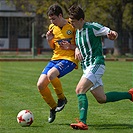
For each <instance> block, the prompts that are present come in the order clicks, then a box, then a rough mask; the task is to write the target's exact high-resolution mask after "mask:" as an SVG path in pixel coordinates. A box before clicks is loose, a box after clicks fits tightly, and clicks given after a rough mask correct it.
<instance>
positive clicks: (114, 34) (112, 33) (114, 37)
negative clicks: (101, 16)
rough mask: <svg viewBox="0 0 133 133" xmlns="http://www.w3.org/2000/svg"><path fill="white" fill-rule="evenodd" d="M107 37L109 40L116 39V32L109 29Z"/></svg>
mask: <svg viewBox="0 0 133 133" xmlns="http://www.w3.org/2000/svg"><path fill="white" fill-rule="evenodd" d="M107 37H108V38H109V39H110V40H115V39H117V37H118V33H117V32H115V31H112V30H111V31H110V32H109V33H108V34H107Z"/></svg>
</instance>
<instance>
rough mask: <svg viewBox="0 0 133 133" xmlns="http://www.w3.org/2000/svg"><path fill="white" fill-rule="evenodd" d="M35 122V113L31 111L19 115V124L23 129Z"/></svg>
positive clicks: (23, 111)
mask: <svg viewBox="0 0 133 133" xmlns="http://www.w3.org/2000/svg"><path fill="white" fill-rule="evenodd" d="M33 121H34V116H33V113H32V112H31V111H30V110H22V111H20V112H19V113H18V115H17V122H18V123H19V124H20V125H21V126H22V127H27V126H30V125H31V124H32V123H33Z"/></svg>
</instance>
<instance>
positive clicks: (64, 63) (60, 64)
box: [42, 60, 76, 78]
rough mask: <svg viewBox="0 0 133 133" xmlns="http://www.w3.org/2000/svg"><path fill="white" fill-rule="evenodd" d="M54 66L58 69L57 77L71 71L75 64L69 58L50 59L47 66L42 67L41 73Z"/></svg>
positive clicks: (45, 72)
mask: <svg viewBox="0 0 133 133" xmlns="http://www.w3.org/2000/svg"><path fill="white" fill-rule="evenodd" d="M52 67H55V68H57V69H58V71H59V73H60V74H59V76H58V78H60V77H62V76H64V75H66V74H67V73H69V72H71V71H72V70H73V69H74V68H75V67H76V64H75V63H73V62H71V61H69V60H51V61H50V62H49V63H48V64H47V66H46V67H45V68H44V70H43V72H42V74H46V75H47V73H48V71H49V70H50V69H51V68H52Z"/></svg>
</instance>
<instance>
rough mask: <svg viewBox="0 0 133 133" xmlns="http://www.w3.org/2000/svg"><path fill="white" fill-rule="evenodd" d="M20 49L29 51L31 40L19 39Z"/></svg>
mask: <svg viewBox="0 0 133 133" xmlns="http://www.w3.org/2000/svg"><path fill="white" fill-rule="evenodd" d="M18 48H20V49H29V48H30V39H29V38H19V39H18Z"/></svg>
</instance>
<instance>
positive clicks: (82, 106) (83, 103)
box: [70, 77, 93, 130]
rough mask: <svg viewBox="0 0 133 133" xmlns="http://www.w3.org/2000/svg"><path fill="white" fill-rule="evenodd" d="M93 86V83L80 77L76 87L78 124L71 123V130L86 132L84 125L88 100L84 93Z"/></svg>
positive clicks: (86, 127)
mask: <svg viewBox="0 0 133 133" xmlns="http://www.w3.org/2000/svg"><path fill="white" fill-rule="evenodd" d="M92 86H93V83H92V82H91V81H90V80H88V79H87V78H85V77H81V79H80V81H79V83H78V85H77V87H76V94H77V98H78V109H79V114H80V117H79V122H78V123H72V124H71V125H70V126H71V127H72V128H73V129H81V130H87V129H88V126H87V125H86V119H87V111H88V99H87V96H86V92H87V91H88V90H89V89H90V88H91V87H92Z"/></svg>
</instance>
